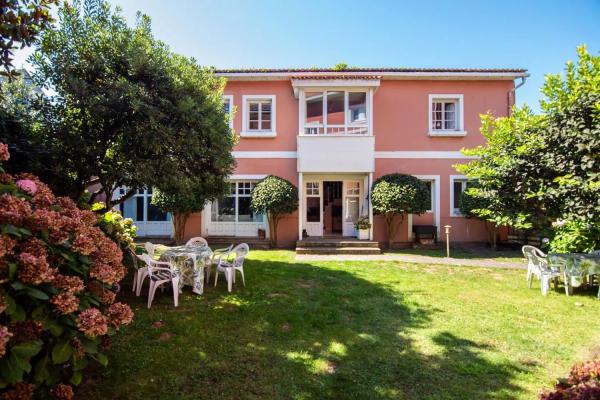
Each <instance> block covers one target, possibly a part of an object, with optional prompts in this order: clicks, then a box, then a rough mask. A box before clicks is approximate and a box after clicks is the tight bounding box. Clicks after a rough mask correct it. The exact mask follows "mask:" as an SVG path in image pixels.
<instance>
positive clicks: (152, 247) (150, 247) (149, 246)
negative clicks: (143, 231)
mask: <svg viewBox="0 0 600 400" xmlns="http://www.w3.org/2000/svg"><path fill="white" fill-rule="evenodd" d="M144 249H146V253H148V254H149V255H150V257H154V250H156V245H155V244H153V243H150V242H146V243H144Z"/></svg>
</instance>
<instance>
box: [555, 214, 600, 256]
mask: <svg viewBox="0 0 600 400" xmlns="http://www.w3.org/2000/svg"><path fill="white" fill-rule="evenodd" d="M552 226H553V228H554V229H553V230H554V232H553V233H554V235H553V238H552V240H551V241H550V244H549V246H550V251H552V252H555V253H591V252H592V251H594V250H597V249H600V222H599V221H584V220H581V219H570V220H558V221H555V222H554V223H553V224H552Z"/></svg>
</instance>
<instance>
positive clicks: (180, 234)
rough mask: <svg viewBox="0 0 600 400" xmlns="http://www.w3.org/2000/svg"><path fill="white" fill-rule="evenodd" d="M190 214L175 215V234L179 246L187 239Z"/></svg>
mask: <svg viewBox="0 0 600 400" xmlns="http://www.w3.org/2000/svg"><path fill="white" fill-rule="evenodd" d="M189 216H190V214H188V213H174V214H173V232H174V235H173V236H174V239H175V243H176V244H178V245H181V244H183V239H184V237H185V224H186V222H187V220H188V217H189Z"/></svg>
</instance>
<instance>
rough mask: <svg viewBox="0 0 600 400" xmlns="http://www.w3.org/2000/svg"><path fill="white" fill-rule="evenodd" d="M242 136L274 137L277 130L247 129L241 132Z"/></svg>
mask: <svg viewBox="0 0 600 400" xmlns="http://www.w3.org/2000/svg"><path fill="white" fill-rule="evenodd" d="M240 136H241V137H247V138H274V137H275V136H277V132H252V131H245V132H240Z"/></svg>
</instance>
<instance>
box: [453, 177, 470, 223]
mask: <svg viewBox="0 0 600 400" xmlns="http://www.w3.org/2000/svg"><path fill="white" fill-rule="evenodd" d="M455 181H463V192H464V191H465V189H466V188H467V183H468V180H467V176H466V175H450V202H449V203H450V216H451V217H463V216H464V215H463V214H462V213H461V212H460V209H459V208H458V204H454V182H455Z"/></svg>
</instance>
